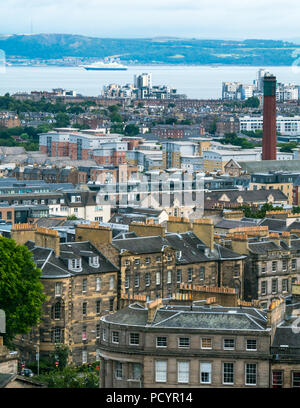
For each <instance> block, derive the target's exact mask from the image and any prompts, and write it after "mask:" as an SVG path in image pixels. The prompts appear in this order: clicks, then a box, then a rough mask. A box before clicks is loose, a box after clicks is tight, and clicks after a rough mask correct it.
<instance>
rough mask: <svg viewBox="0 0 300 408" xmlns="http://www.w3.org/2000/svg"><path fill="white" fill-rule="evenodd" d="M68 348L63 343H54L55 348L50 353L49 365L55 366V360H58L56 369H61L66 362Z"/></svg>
mask: <svg viewBox="0 0 300 408" xmlns="http://www.w3.org/2000/svg"><path fill="white" fill-rule="evenodd" d="M68 354H69V348H68V346H66V345H64V344H56V345H55V350H54V351H53V352H52V353H51V354H50V358H49V363H50V366H51V367H55V362H56V361H58V369H59V370H63V369H64V368H65V367H66V366H67V363H68Z"/></svg>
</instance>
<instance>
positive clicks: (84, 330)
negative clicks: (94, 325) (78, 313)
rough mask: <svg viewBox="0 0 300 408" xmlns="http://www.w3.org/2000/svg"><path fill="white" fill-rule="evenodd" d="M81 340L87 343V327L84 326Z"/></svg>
mask: <svg viewBox="0 0 300 408" xmlns="http://www.w3.org/2000/svg"><path fill="white" fill-rule="evenodd" d="M81 338H82V341H86V326H83V328H82V332H81Z"/></svg>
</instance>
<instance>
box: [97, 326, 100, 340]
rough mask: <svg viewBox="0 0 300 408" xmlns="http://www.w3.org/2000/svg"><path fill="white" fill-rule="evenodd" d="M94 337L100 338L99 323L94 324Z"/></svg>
mask: <svg viewBox="0 0 300 408" xmlns="http://www.w3.org/2000/svg"><path fill="white" fill-rule="evenodd" d="M96 339H100V324H97V325H96Z"/></svg>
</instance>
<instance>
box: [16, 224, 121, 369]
mask: <svg viewBox="0 0 300 408" xmlns="http://www.w3.org/2000/svg"><path fill="white" fill-rule="evenodd" d="M11 236H12V238H13V239H14V240H15V241H16V242H17V243H18V244H25V245H26V246H27V247H28V248H29V250H30V251H31V252H32V255H33V258H34V262H35V264H36V265H37V267H39V268H40V269H41V271H42V276H41V281H42V283H43V286H44V292H45V294H46V295H47V300H46V301H45V302H44V304H43V311H42V318H41V322H40V325H39V327H38V328H33V329H32V331H31V333H30V334H29V335H28V336H22V337H21V338H20V339H19V341H18V343H17V346H18V348H19V350H20V352H21V356H22V358H23V359H25V360H27V359H29V360H30V359H34V358H35V357H34V356H35V353H36V348H35V346H36V345H39V350H40V354H41V357H47V356H48V355H49V352H51V351H53V350H54V348H55V344H57V343H60V344H65V345H67V346H68V347H69V350H70V356H69V363H73V364H75V365H81V364H83V363H88V362H93V361H95V360H96V339H97V337H99V336H100V331H99V330H100V328H99V317H100V316H101V315H102V314H106V313H109V312H112V311H115V310H116V309H117V289H118V288H117V285H118V268H117V267H116V266H114V265H113V264H112V263H111V262H110V261H109V260H108V259H107V258H106V257H105V256H104V255H103V254H102V253H101V252H100V251H99V250H98V249H97V248H95V247H94V246H93V245H92V244H91V243H89V242H72V243H60V239H59V235H58V232H57V231H54V230H50V229H46V228H37V229H35V228H34V226H32V225H28V224H18V225H15V226H14V228H13V230H12V234H11Z"/></svg>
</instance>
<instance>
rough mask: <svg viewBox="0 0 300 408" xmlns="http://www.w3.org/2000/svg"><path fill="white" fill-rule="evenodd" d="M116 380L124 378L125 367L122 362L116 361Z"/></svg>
mask: <svg viewBox="0 0 300 408" xmlns="http://www.w3.org/2000/svg"><path fill="white" fill-rule="evenodd" d="M115 373H116V378H117V379H118V380H121V379H122V378H123V365H122V363H120V361H116V371H115Z"/></svg>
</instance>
